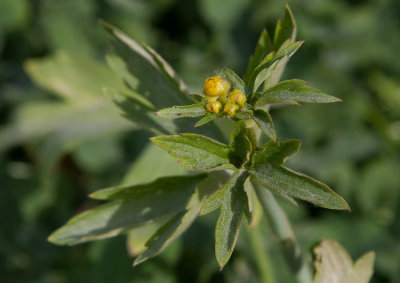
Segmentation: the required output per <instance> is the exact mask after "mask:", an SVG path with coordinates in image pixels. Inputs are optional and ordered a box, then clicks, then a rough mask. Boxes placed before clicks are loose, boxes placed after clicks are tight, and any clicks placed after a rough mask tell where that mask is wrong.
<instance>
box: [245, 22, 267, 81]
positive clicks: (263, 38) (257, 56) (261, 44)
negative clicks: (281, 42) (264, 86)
mask: <svg viewBox="0 0 400 283" xmlns="http://www.w3.org/2000/svg"><path fill="white" fill-rule="evenodd" d="M272 51H273V50H272V42H271V39H270V37H269V35H268V32H267V30H266V29H264V30H263V31H262V32H261V35H260V38H259V39H258V42H257V46H256V48H255V51H254V55H253V56H251V58H250V60H249V65H248V67H247V71H246V75H245V77H244V81H245V82H247V83H248V82H249V79H250V77H251V74H252V73H253V71H254V69H255V68H256V67H257V66H258V65H260V63H261V62H262V61H263V59H264V57H265V56H266V55H267V54H269V53H271V52H272Z"/></svg>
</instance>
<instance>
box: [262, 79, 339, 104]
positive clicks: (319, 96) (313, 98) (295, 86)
mask: <svg viewBox="0 0 400 283" xmlns="http://www.w3.org/2000/svg"><path fill="white" fill-rule="evenodd" d="M254 101H255V106H263V105H266V104H272V103H286V104H296V103H297V102H307V103H330V102H338V101H341V100H340V99H339V98H336V97H334V96H331V95H328V94H325V93H322V92H321V91H320V90H318V89H315V88H312V87H310V86H309V85H308V83H307V82H306V81H303V80H289V81H283V82H281V83H279V84H277V85H276V86H273V87H271V88H269V89H267V90H266V91H264V92H262V93H257V94H255V96H254Z"/></svg>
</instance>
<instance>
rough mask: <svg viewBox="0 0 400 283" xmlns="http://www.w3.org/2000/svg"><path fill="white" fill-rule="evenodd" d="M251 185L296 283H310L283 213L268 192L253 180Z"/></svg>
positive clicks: (305, 267) (307, 272) (306, 267)
mask: <svg viewBox="0 0 400 283" xmlns="http://www.w3.org/2000/svg"><path fill="white" fill-rule="evenodd" d="M252 184H253V186H254V189H255V191H256V193H257V197H258V199H259V200H260V202H261V205H262V207H263V209H264V211H265V214H266V215H267V217H268V220H269V222H270V225H271V228H272V231H273V233H274V234H275V235H276V237H277V238H278V241H279V244H280V247H281V251H282V253H283V256H284V258H285V260H286V262H287V264H288V266H289V268H290V269H291V271H292V273H293V275H294V277H295V278H296V282H298V283H310V282H311V281H312V273H311V270H310V266H309V265H308V264H307V262H306V261H305V260H304V259H303V257H302V255H301V251H300V247H299V244H298V242H297V239H296V236H295V235H294V233H293V229H292V227H291V225H290V223H289V220H288V218H287V216H286V214H285V212H284V211H283V210H282V208H281V207H280V206H279V204H278V203H277V201H276V200H275V197H274V195H273V194H272V193H271V191H270V190H268V189H267V188H265V187H264V186H263V185H262V184H260V183H259V182H257V181H256V180H253V181H252Z"/></svg>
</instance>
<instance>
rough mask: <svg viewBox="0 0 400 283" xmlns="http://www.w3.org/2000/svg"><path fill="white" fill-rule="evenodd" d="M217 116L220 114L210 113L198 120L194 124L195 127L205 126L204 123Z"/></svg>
mask: <svg viewBox="0 0 400 283" xmlns="http://www.w3.org/2000/svg"><path fill="white" fill-rule="evenodd" d="M217 117H218V116H217V115H216V114H214V113H208V114H207V115H205V116H204V117H203V118H201V119H200V120H199V121H197V122H196V124H194V127H195V128H197V127H200V126H203V125H205V124H207V123H209V122H211V121H213V120H214V119H216V118H217Z"/></svg>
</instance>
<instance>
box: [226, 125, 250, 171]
mask: <svg viewBox="0 0 400 283" xmlns="http://www.w3.org/2000/svg"><path fill="white" fill-rule="evenodd" d="M229 147H230V150H231V153H230V155H229V157H230V160H231V163H232V164H233V165H235V166H236V167H237V168H239V167H240V166H241V165H242V164H243V163H245V162H247V161H248V160H249V157H250V153H251V142H250V140H249V138H248V137H247V129H246V123H245V122H244V121H239V122H237V123H236V124H235V128H234V129H233V131H232V132H231V143H230V144H229Z"/></svg>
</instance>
